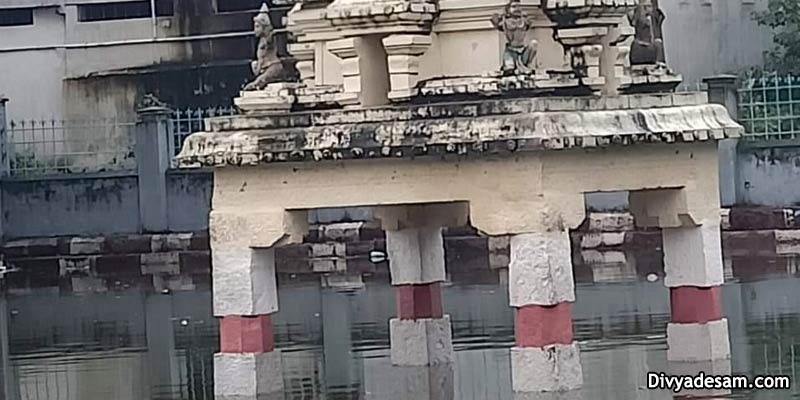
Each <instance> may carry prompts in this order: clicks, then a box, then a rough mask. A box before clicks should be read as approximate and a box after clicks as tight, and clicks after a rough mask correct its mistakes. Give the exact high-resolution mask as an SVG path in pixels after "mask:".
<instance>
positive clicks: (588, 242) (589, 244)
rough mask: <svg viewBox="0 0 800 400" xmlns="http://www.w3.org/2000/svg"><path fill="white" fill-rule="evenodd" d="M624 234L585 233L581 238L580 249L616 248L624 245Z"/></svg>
mask: <svg viewBox="0 0 800 400" xmlns="http://www.w3.org/2000/svg"><path fill="white" fill-rule="evenodd" d="M625 234H626V233H625V232H604V233H593V232H590V233H586V234H584V235H583V236H582V237H581V248H582V249H596V248H599V247H617V246H622V245H623V244H625Z"/></svg>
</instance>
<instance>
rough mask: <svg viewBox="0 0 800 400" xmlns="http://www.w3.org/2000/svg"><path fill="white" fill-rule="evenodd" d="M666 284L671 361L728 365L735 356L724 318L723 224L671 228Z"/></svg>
mask: <svg viewBox="0 0 800 400" xmlns="http://www.w3.org/2000/svg"><path fill="white" fill-rule="evenodd" d="M662 235H663V239H664V271H665V273H666V277H665V279H664V284H665V285H666V286H667V287H668V288H669V289H670V306H671V312H672V318H671V323H670V324H669V325H668V326H667V345H668V346H669V349H668V350H667V359H668V360H669V361H678V362H695V361H713V360H725V359H729V358H730V356H731V350H730V339H729V335H728V320H727V319H725V318H723V317H722V284H723V283H724V269H723V263H722V247H721V241H720V227H719V223H711V224H705V225H702V226H698V227H691V228H665V229H663V234H662Z"/></svg>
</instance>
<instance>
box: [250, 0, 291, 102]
mask: <svg viewBox="0 0 800 400" xmlns="http://www.w3.org/2000/svg"><path fill="white" fill-rule="evenodd" d="M253 30H254V32H255V35H256V37H257V38H258V50H256V60H255V61H253V62H252V68H253V73H254V74H255V75H256V78H255V79H254V80H253V81H252V82H250V83H249V84H247V86H245V87H244V90H262V89H264V88H265V87H267V85H269V84H270V83H275V82H293V81H296V80H297V70H296V69H295V68H294V65H292V63H291V62H289V61H290V60H285V59H283V58H282V57H280V56H279V55H278V44H277V41H276V40H275V29H274V27H273V26H272V21H270V17H269V8H268V7H267V5H266V4H264V5H262V6H261V10H260V11H259V12H258V15H256V17H255V18H254V19H253Z"/></svg>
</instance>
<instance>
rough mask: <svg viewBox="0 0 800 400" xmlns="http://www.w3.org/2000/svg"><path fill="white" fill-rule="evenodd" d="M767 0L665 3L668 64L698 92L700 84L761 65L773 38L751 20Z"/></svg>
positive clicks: (703, 0)
mask: <svg viewBox="0 0 800 400" xmlns="http://www.w3.org/2000/svg"><path fill="white" fill-rule="evenodd" d="M767 3H768V0H667V1H661V2H660V3H659V5H660V7H661V8H662V9H663V11H664V13H665V14H666V16H667V19H666V20H665V21H664V45H665V46H666V50H667V63H668V64H669V65H670V67H672V68H673V69H675V70H677V71H678V72H680V73H681V74H683V78H684V83H685V84H686V85H687V86H688V87H690V88H694V85H695V84H697V83H699V82H700V81H701V79H703V78H705V77H707V76H711V75H717V74H722V73H732V72H738V71H741V70H742V69H745V68H748V67H751V66H758V65H761V64H762V63H763V61H764V60H763V53H764V51H765V50H767V49H769V48H770V47H771V43H772V39H771V33H770V31H769V30H768V29H764V28H762V27H759V26H758V24H756V23H755V21H753V12H754V11H756V10H764V9H766V6H767Z"/></svg>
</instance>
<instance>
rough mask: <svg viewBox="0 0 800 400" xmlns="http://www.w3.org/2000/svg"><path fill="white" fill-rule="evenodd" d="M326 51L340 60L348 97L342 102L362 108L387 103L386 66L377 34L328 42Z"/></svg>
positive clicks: (343, 82)
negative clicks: (358, 105)
mask: <svg viewBox="0 0 800 400" xmlns="http://www.w3.org/2000/svg"><path fill="white" fill-rule="evenodd" d="M327 48H328V50H329V51H330V52H331V53H333V54H334V55H335V56H336V57H339V59H340V60H341V66H342V84H343V86H344V92H345V94H348V95H349V96H348V97H347V98H346V99H345V100H343V104H349V105H353V104H360V105H361V106H364V107H370V106H380V105H386V104H388V103H389V97H388V94H389V72H388V70H389V67H388V65H387V63H388V59H387V56H386V51H385V50H384V49H383V44H382V43H381V37H380V36H379V35H369V36H360V37H356V38H347V39H341V40H336V41H333V42H329V43H328V44H327Z"/></svg>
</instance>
